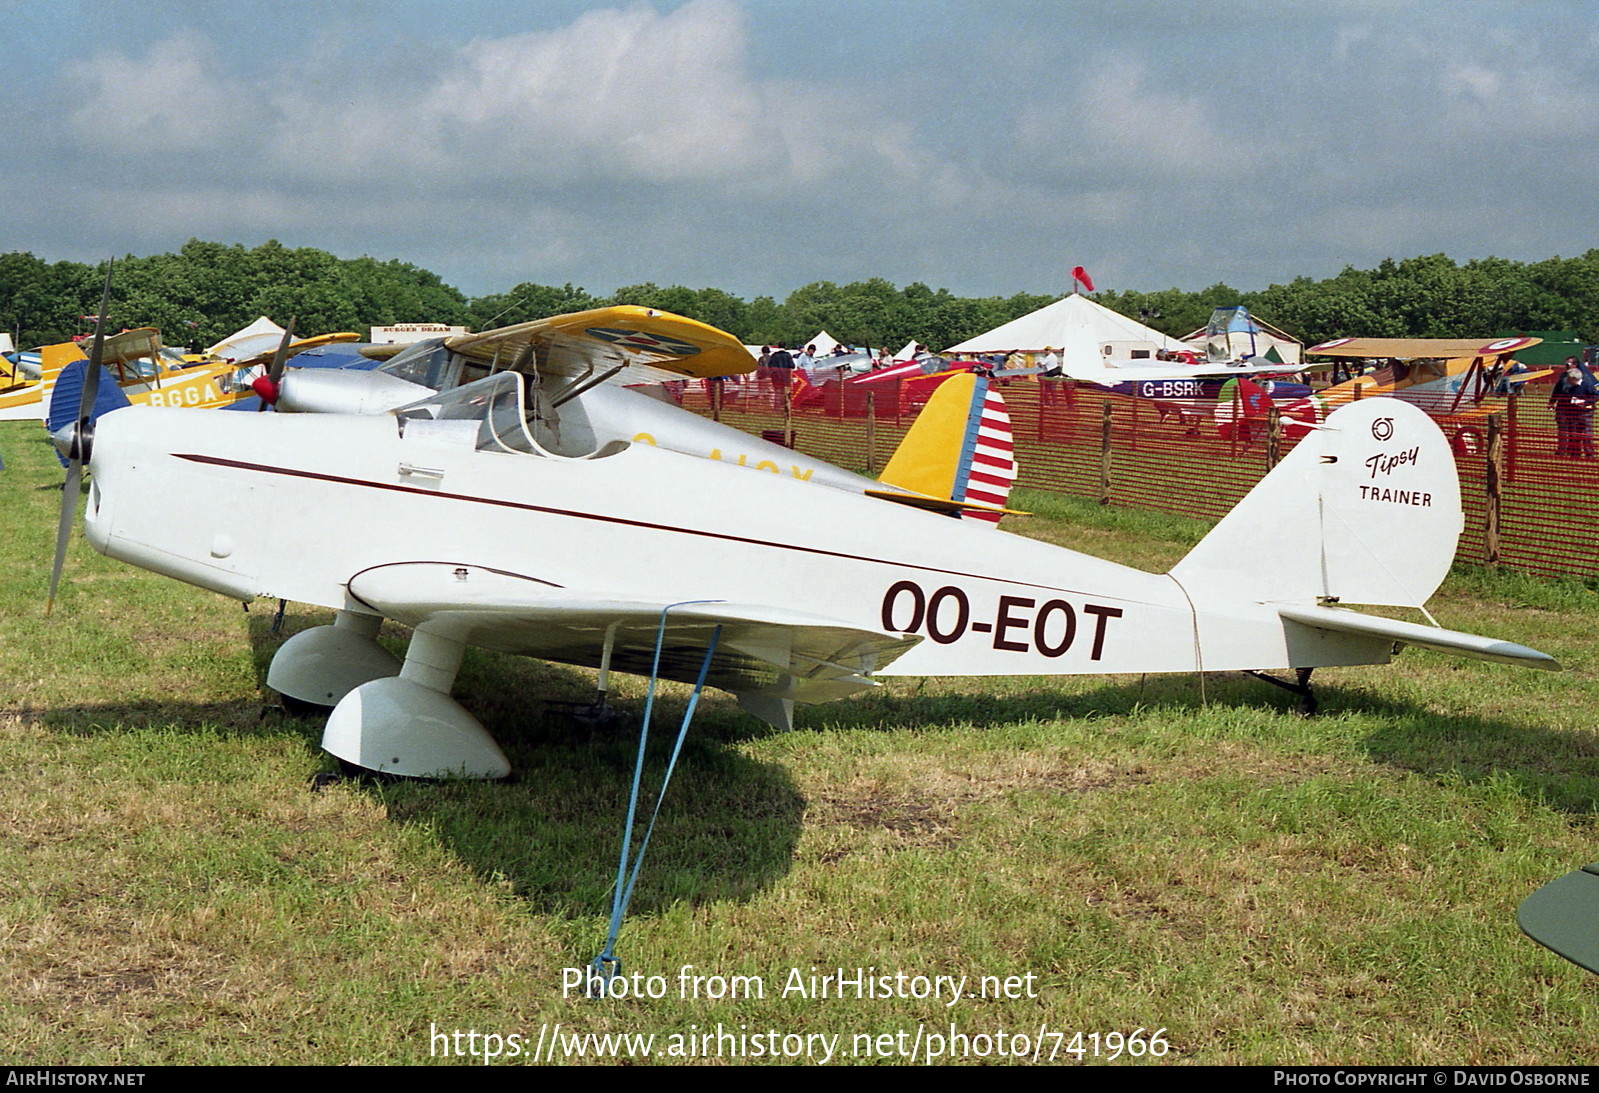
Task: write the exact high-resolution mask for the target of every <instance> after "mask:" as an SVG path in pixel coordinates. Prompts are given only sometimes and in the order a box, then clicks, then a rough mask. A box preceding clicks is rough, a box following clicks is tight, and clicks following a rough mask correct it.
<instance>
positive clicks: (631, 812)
mask: <svg viewBox="0 0 1599 1093" xmlns="http://www.w3.org/2000/svg"><path fill="white" fill-rule="evenodd" d="M716 602H717V601H716V600H684V601H683V602H682V603H674V604H669V605H667V606H666V607H664V608H662V609H661V622H660V626H659V628H658V629H657V630H656V634H655V660H654V662H653V663H652V664H651V665H650V688H649V692H648V693H647V695H646V697H645V699H644V723H643V724H642V725H641V726H640V727H639V738H638V759H637V760H636V761H635V762H634V764H633V791H632V793H631V794H629V796H628V801H627V823H626V825H625V826H624V827H623V829H622V852H621V855H620V856H619V857H618V859H617V862H616V888H615V890H614V891H613V892H612V893H611V925H610V929H609V930H608V931H607V932H606V935H605V948H604V949H603V950H601V952H600V955H599V956H596V957H595V958H594V959H593V960H592V961H590V962H589V977H588V978H589V984H590V986H589V995H590V997H594V998H603V997H605V996H606V994H607V988H608V987H609V986H610V982H611V979H612V977H614V976H616V975H619V974H621V971H622V962H621V960H619V959H618V958H617V957H616V954H615V949H616V939H617V936H618V935H619V934H621V932H622V919H623V917H624V916H625V915H626V914H627V905H628V903H629V902H631V901H632V899H633V886H634V885H636V884H637V883H638V872H639V867H640V866H641V865H642V864H643V863H644V851H645V850H647V849H649V845H650V835H651V834H653V833H654V831H655V820H656V818H657V817H659V816H660V814H661V802H662V801H664V800H666V787H667V786H668V785H669V784H670V783H671V781H672V771H673V770H674V769H676V767H677V757H678V755H679V754H680V753H681V752H682V750H683V741H684V740H685V739H686V738H687V737H688V726H689V722H690V721H692V720H693V719H694V709H695V707H696V706H698V705H699V701H700V691H701V690H703V689H704V687H705V677H706V676H707V675H709V674H710V671H711V658H712V657H713V656H714V655H715V653H716V642H717V639H718V638H720V637H721V635H722V627H721V624H720V623H718V624H717V625H716V627H715V629H713V630H712V631H711V642H710V645H708V646H707V647H706V649H705V660H704V661H703V662H702V663H701V664H700V674H699V678H698V679H696V680H695V681H694V693H693V694H692V695H690V696H689V700H688V709H686V710H684V711H683V724H682V726H681V727H680V728H679V729H678V730H677V743H675V744H673V745H672V757H671V758H670V759H668V760H667V763H666V773H665V774H664V775H662V776H661V791H660V792H659V793H658V794H656V797H655V811H654V812H652V813H650V822H649V826H647V827H646V828H645V829H644V838H643V840H642V841H641V842H640V843H639V848H638V853H637V854H633V855H631V856H632V862H633V868H632V871H631V872H629V871H628V859H629V855H630V851H631V849H632V845H633V821H634V818H635V817H636V816H637V815H638V798H639V787H640V785H641V784H642V783H643V780H644V748H645V745H646V744H648V743H649V738H650V716H651V714H652V713H654V710H655V684H656V682H657V681H658V680H659V679H660V670H661V647H662V645H663V644H664V643H665V641H666V613H667V612H668V611H670V610H672V608H674V607H686V606H688V605H690V604H696V603H716ZM596 988H597V989H596Z"/></svg>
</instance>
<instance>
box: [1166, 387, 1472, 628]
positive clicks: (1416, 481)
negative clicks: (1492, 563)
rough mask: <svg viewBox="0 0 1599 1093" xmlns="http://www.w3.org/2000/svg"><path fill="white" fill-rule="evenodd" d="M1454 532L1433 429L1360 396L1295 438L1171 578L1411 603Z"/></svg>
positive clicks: (1274, 592) (1447, 460)
mask: <svg viewBox="0 0 1599 1093" xmlns="http://www.w3.org/2000/svg"><path fill="white" fill-rule="evenodd" d="M1463 525H1464V516H1463V515H1462V513H1461V510H1460V480H1459V478H1458V477H1457V476H1456V473H1455V461H1454V456H1453V455H1452V454H1451V453H1450V450H1449V442H1448V441H1447V440H1446V439H1445V438H1444V435H1443V433H1442V432H1441V431H1440V430H1439V429H1438V426H1437V425H1436V424H1434V423H1433V421H1432V419H1431V418H1429V417H1428V416H1427V415H1426V414H1425V413H1424V412H1422V411H1421V410H1418V409H1417V408H1416V407H1414V406H1411V405H1410V404H1409V403H1406V402H1402V401H1400V400H1399V399H1388V398H1373V399H1362V400H1360V401H1359V402H1354V403H1351V404H1350V405H1348V406H1345V407H1343V408H1342V409H1340V410H1338V411H1336V412H1335V413H1333V414H1332V415H1331V416H1330V417H1328V419H1327V421H1326V423H1325V424H1324V425H1323V426H1322V427H1321V428H1320V429H1318V430H1316V431H1315V432H1313V433H1312V434H1311V435H1310V436H1308V437H1306V438H1305V439H1304V440H1302V441H1300V442H1299V444H1298V446H1296V447H1295V448H1294V450H1293V451H1292V452H1290V453H1289V454H1288V457H1287V458H1286V459H1284V460H1283V461H1282V462H1281V463H1279V464H1278V465H1277V466H1276V468H1274V469H1273V470H1272V472H1271V473H1270V474H1268V475H1267V476H1266V477H1265V478H1263V479H1261V480H1260V482H1259V483H1257V484H1256V486H1255V488H1254V489H1253V490H1251V491H1250V492H1249V494H1248V495H1247V496H1246V497H1245V498H1244V499H1243V500H1242V501H1240V502H1239V503H1238V505H1237V506H1236V507H1235V508H1234V509H1233V510H1232V512H1230V513H1228V514H1227V516H1226V517H1225V518H1224V519H1223V520H1222V521H1221V523H1219V524H1217V525H1216V527H1215V528H1214V529H1213V530H1212V531H1211V533H1210V534H1209V535H1207V536H1205V538H1204V539H1203V540H1202V541H1201V542H1200V543H1199V545H1198V546H1196V547H1195V548H1194V549H1193V550H1192V551H1191V552H1190V553H1189V555H1188V557H1186V558H1184V559H1183V560H1182V561H1181V562H1179V563H1178V564H1177V566H1176V567H1175V568H1174V569H1173V570H1172V571H1171V575H1172V576H1173V577H1174V578H1176V579H1177V581H1178V582H1179V583H1181V584H1182V585H1183V587H1184V588H1187V589H1190V590H1198V589H1203V590H1204V591H1205V592H1206V593H1210V592H1212V591H1215V592H1220V593H1227V594H1230V595H1235V596H1242V597H1244V598H1246V599H1250V600H1256V601H1259V602H1265V603H1298V604H1315V603H1317V602H1318V601H1319V602H1321V603H1364V604H1390V605H1394V606H1403V607H1420V606H1421V605H1422V604H1424V603H1426V601H1427V598H1428V597H1429V596H1431V595H1432V593H1433V592H1434V590H1436V589H1437V587H1438V585H1439V584H1440V583H1442V581H1443V579H1444V576H1445V575H1446V574H1447V573H1448V572H1449V566H1450V563H1451V562H1452V561H1453V560H1454V556H1455V544H1456V542H1457V541H1458V540H1459V538H1460V531H1461V528H1462V527H1463Z"/></svg>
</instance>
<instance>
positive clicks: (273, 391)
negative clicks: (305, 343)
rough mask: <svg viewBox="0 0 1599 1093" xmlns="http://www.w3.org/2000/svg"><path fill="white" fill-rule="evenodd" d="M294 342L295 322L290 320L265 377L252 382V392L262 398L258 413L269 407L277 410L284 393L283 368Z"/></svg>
mask: <svg viewBox="0 0 1599 1093" xmlns="http://www.w3.org/2000/svg"><path fill="white" fill-rule="evenodd" d="M293 340H294V320H293V319H290V320H289V326H288V329H286V330H285V331H284V332H283V340H282V341H280V342H278V350H277V352H276V353H273V354H272V364H271V365H270V366H268V368H267V373H266V375H264V376H257V377H256V378H255V379H253V380H251V381H250V390H252V391H254V392H255V393H256V394H257V395H259V396H261V402H260V405H258V406H257V407H256V408H255V409H256V413H260V412H261V411H262V410H265V409H266V408H267V407H268V406H271V407H273V408H274V409H276V407H277V405H278V396H279V395H281V394H282V393H283V386H282V380H283V366H284V364H285V363H286V362H287V361H288V359H289V343H290V342H292V341H293Z"/></svg>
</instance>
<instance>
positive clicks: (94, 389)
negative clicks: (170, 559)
mask: <svg viewBox="0 0 1599 1093" xmlns="http://www.w3.org/2000/svg"><path fill="white" fill-rule="evenodd" d="M115 262H116V260H115V259H109V260H107V262H106V266H105V289H104V290H103V291H102V292H101V293H100V314H99V316H98V317H97V318H96V319H95V321H94V344H93V345H91V346H90V347H89V374H88V375H86V376H84V377H83V391H82V393H81V394H80V395H79V396H78V420H77V422H76V423H74V425H73V426H72V428H73V431H74V434H75V435H74V437H73V440H72V444H71V455H70V458H69V460H68V462H67V478H66V481H65V482H63V483H62V484H61V518H60V520H59V521H57V523H56V556H55V562H54V564H52V565H51V567H50V593H49V595H48V596H47V597H46V599H45V601H44V613H45V615H46V617H48V616H49V614H50V612H51V611H53V610H54V609H55V604H56V589H57V588H59V587H60V585H61V570H62V567H63V566H65V565H66V561H67V543H68V542H69V541H70V540H71V538H72V519H73V517H74V516H76V515H77V512H78V495H79V494H80V493H81V492H83V459H84V446H85V445H84V440H85V439H86V437H87V435H88V429H89V417H90V415H91V414H93V413H94V400H95V397H96V396H97V395H98V394H99V393H100V355H101V354H102V353H103V352H104V350H105V317H106V312H107V311H109V310H110V309H111V267H112V266H113V265H114V264H115Z"/></svg>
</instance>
